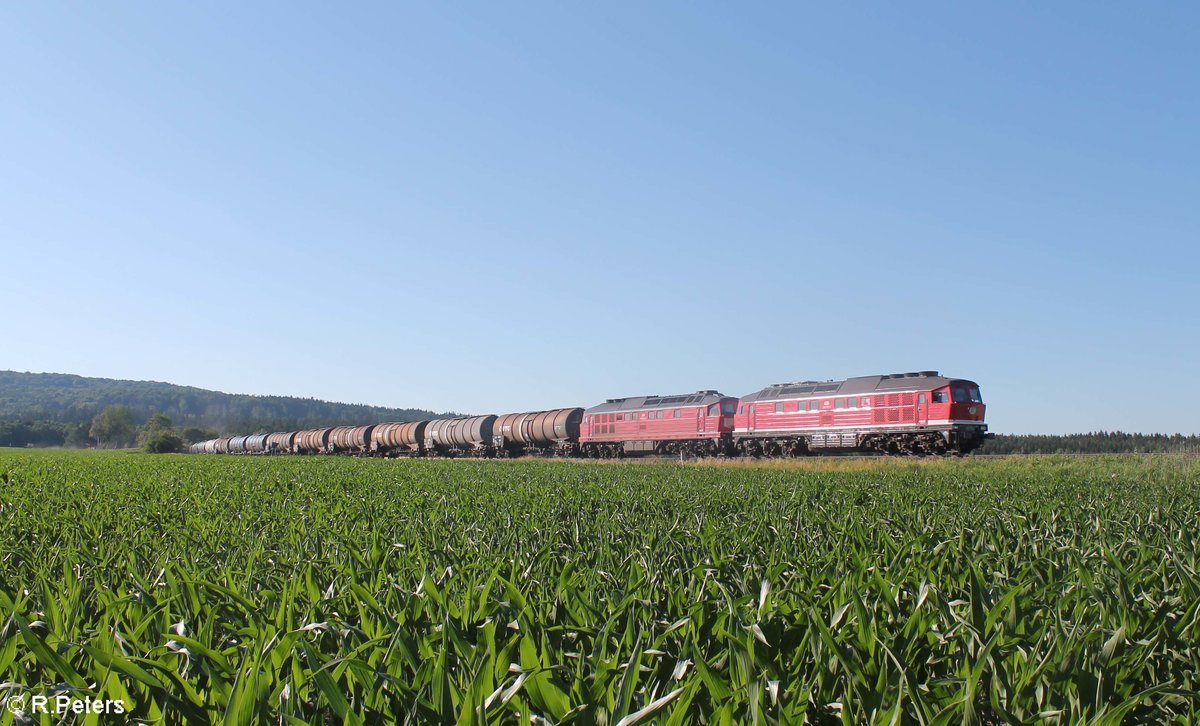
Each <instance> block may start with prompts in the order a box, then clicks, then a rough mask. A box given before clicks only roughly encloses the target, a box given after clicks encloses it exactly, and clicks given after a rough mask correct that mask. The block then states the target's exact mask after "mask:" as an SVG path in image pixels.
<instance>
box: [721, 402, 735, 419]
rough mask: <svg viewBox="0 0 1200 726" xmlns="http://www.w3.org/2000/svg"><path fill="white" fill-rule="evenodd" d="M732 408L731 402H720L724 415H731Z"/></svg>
mask: <svg viewBox="0 0 1200 726" xmlns="http://www.w3.org/2000/svg"><path fill="white" fill-rule="evenodd" d="M733 408H734V406H733V402H732V401H726V402H725V403H722V404H721V413H722V414H724V415H725V416H732V415H733Z"/></svg>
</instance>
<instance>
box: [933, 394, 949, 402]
mask: <svg viewBox="0 0 1200 726" xmlns="http://www.w3.org/2000/svg"><path fill="white" fill-rule="evenodd" d="M949 400H950V395H949V394H948V393H946V392H945V391H934V392H933V402H934V403H946V402H947V401H949Z"/></svg>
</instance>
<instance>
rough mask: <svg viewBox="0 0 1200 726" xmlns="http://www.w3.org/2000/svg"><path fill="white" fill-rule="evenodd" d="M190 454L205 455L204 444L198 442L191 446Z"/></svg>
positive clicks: (189, 448)
mask: <svg viewBox="0 0 1200 726" xmlns="http://www.w3.org/2000/svg"><path fill="white" fill-rule="evenodd" d="M188 453H189V454H203V453H204V442H203V441H197V442H196V443H194V444H192V445H191V446H189V447H188Z"/></svg>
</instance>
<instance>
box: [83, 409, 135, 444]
mask: <svg viewBox="0 0 1200 726" xmlns="http://www.w3.org/2000/svg"><path fill="white" fill-rule="evenodd" d="M88 433H89V434H90V435H91V437H92V438H94V439H96V442H97V444H98V445H99V446H101V447H102V448H114V447H122V446H128V445H129V443H130V442H132V441H133V437H134V434H135V433H136V430H135V429H134V427H133V414H132V413H130V412H129V407H128V406H121V405H113V406H108V407H106V408H105V409H104V410H103V411H101V412H100V413H99V414H98V415H97V416H96V418H94V419H92V428H91V429H90V430H89V432H88Z"/></svg>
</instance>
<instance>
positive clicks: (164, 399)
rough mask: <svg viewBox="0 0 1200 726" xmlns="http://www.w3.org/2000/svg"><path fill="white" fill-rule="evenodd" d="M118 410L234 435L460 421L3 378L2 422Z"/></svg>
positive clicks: (416, 413)
mask: <svg viewBox="0 0 1200 726" xmlns="http://www.w3.org/2000/svg"><path fill="white" fill-rule="evenodd" d="M110 405H124V406H128V407H129V409H130V412H131V413H132V414H133V418H134V422H135V423H137V424H141V423H143V422H145V421H146V420H147V419H149V418H150V417H151V416H153V415H154V414H165V415H166V416H168V417H169V418H170V419H171V421H172V422H173V423H174V424H175V425H176V426H195V427H203V428H206V429H212V430H214V431H218V432H220V433H227V434H246V433H254V432H266V431H295V430H298V429H306V428H317V427H321V426H338V425H349V424H368V423H378V422H380V421H420V420H422V419H430V418H437V417H440V416H445V415H452V414H438V413H434V412H432V411H426V410H423V409H419V408H383V407H381V406H364V405H359V404H350V403H332V402H329V401H318V400H317V399H314V398H294V397H291V396H250V395H244V394H233V393H221V392H220V391H208V390H205V389H203V388H193V387H191V386H177V385H174V384H171V383H158V382H156V381H121V380H114V379H111V378H84V377H83V376H74V375H68V374H63V373H18V372H16V371H0V421H11V422H45V423H49V424H85V423H90V422H91V420H92V419H93V418H94V417H95V416H96V415H97V414H98V413H100V412H101V411H102V410H104V408H105V407H106V406H110Z"/></svg>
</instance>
